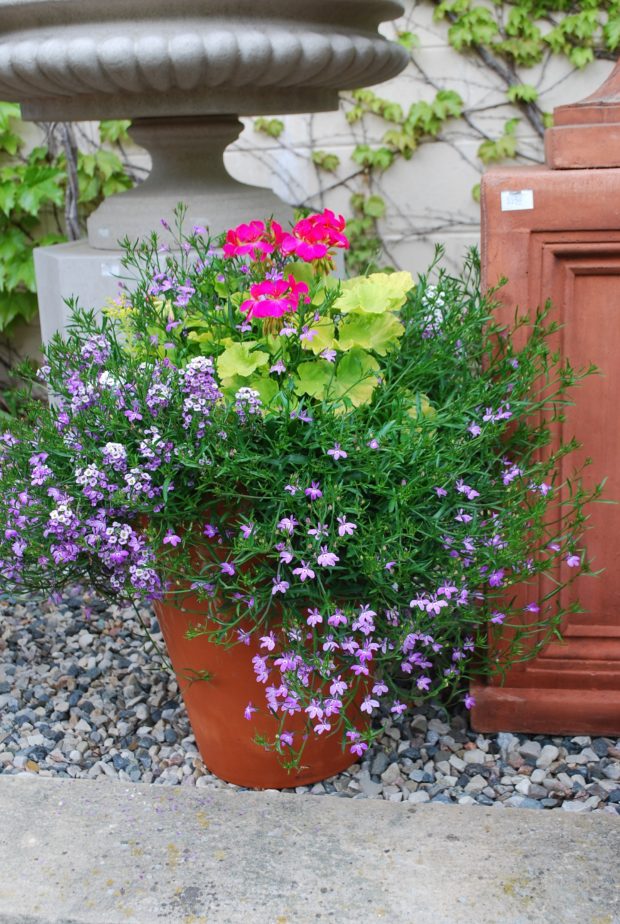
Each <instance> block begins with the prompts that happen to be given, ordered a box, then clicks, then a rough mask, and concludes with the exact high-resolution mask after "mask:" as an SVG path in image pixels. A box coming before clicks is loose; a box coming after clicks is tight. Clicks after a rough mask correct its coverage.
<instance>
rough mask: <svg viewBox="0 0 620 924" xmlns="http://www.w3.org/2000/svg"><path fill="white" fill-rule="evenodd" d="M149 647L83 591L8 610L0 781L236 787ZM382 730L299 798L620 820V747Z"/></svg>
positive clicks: (443, 718)
mask: <svg viewBox="0 0 620 924" xmlns="http://www.w3.org/2000/svg"><path fill="white" fill-rule="evenodd" d="M145 616H146V618H147V620H150V619H151V616H150V614H145ZM153 625H154V627H155V628H156V623H155V622H154V623H153ZM155 638H156V639H157V635H155ZM142 639H143V633H142V629H141V628H140V626H139V623H138V621H137V620H136V619H135V618H134V617H133V616H132V611H124V610H122V609H120V608H119V607H115V606H108V605H107V604H106V603H104V602H101V601H99V600H96V599H93V598H91V597H89V595H88V594H83V593H80V592H79V591H76V592H75V594H74V595H73V596H69V595H67V596H66V597H65V598H64V599H63V600H61V601H60V602H58V603H56V604H53V603H50V602H43V603H42V602H37V601H31V602H29V603H28V604H27V605H25V604H15V603H9V602H6V601H5V602H1V601H0V773H9V774H24V773H28V774H29V773H38V774H39V775H40V776H55V777H86V778H88V779H102V780H105V779H107V778H110V779H119V780H124V781H128V780H129V781H134V782H142V783H156V784H160V785H168V786H173V785H181V786H197V787H206V788H222V787H229V788H232V789H238V788H239V787H236V786H230V784H227V783H223V782H222V781H221V780H218V779H217V778H216V777H214V776H213V775H211V774H210V773H209V772H208V770H207V769H206V767H205V766H204V764H203V763H202V761H201V759H200V757H199V755H198V751H197V748H196V743H195V740H194V737H193V735H192V733H191V730H190V727H189V724H188V721H187V717H186V715H185V710H184V708H183V705H182V702H181V699H180V696H179V692H178V687H177V684H176V682H175V680H174V679H173V678H172V677H171V676H170V675H169V674H168V673H166V671H164V670H163V669H158V668H157V666H156V665H155V666H154V664H153V658H152V656H149V655H148V654H147V653H145V650H144V646H143V641H142ZM377 721H379V722H380V723H381V725H382V726H383V728H384V731H383V734H382V736H381V737H380V739H379V740H378V741H377V743H376V744H375V746H374V748H373V749H372V750H370V751H369V752H368V754H367V756H366V759H365V760H364V761H363V763H361V764H355V765H353V766H352V767H351V768H350V769H349V771H348V772H346V773H342V774H340V775H338V776H336V777H332V778H331V779H330V780H327V781H325V782H324V783H318V784H316V785H314V786H311V787H298V788H297V789H295V790H288V792H295V793H299V794H303V793H312V794H316V795H326V794H328V795H335V796H340V797H344V798H347V797H348V798H354V799H388V800H390V801H393V802H403V801H409V802H428V801H431V802H445V803H459V804H461V805H463V804H476V803H477V804H480V805H487V806H491V805H492V806H495V807H497V808H507V807H514V808H529V809H561V810H564V811H570V812H592V811H595V812H601V811H602V812H607V813H612V814H618V815H620V740H616V739H614V738H600V737H599V738H593V739H592V738H589V737H586V736H578V737H549V736H542V735H536V736H534V737H532V738H528V737H527V736H525V735H512V734H510V733H507V732H506V733H502V734H499V735H478V734H476V733H475V732H472V731H470V730H469V729H468V726H467V719H466V717H463V716H462V715H452V716H450V715H447V714H446V713H445V710H442V709H441V708H439V707H434V706H430V705H425V706H423V707H421V708H418V709H416V710H414V711H413V712H411V713H406V714H405V715H404V716H402V717H401V718H400V719H399V720H397V721H395V722H392V721H391V719H389V718H387V717H383V718H381V717H379V718H378V720H377Z"/></svg>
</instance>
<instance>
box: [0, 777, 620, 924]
mask: <svg viewBox="0 0 620 924" xmlns="http://www.w3.org/2000/svg"><path fill="white" fill-rule="evenodd" d="M0 825H1V830H0V922H1V924H121V922H122V924H127V922H129V924H132V922H133V924H158V922H160V921H161V922H165V924H317V922H319V924H325V922H331V924H358V922H359V921H360V920H361V921H364V922H366V924H384V922H385V924H388V922H390V924H472V922H473V924H475V922H479V921H484V924H500V922H501V924H532V922H541V924H552V922H554V924H555V922H558V924H573V922H575V924H576V922H579V924H618V922H620V893H619V890H618V881H619V878H620V877H619V874H620V824H619V823H618V821H617V820H614V819H613V818H611V817H609V818H608V817H606V816H604V815H596V816H592V815H590V816H588V817H585V816H572V815H567V814H564V813H560V812H530V811H527V810H523V809H521V810H518V809H517V810H505V811H498V810H495V809H485V808H482V807H470V806H462V807H456V806H454V807H452V806H444V805H437V804H433V805H421V806H418V805H407V804H394V803H387V802H367V801H362V800H355V801H350V800H345V799H338V798H329V797H327V798H326V797H318V796H314V797H313V796H296V795H288V794H281V793H257V792H241V793H237V792H226V791H205V790H190V789H186V788H180V787H179V788H177V787H174V788H168V787H166V788H164V787H159V786H144V785H125V784H122V783H112V782H103V783H97V782H94V781H93V782H89V781H78V780H76V781H63V780H51V779H42V778H37V777H32V778H27V777H7V776H4V777H0Z"/></svg>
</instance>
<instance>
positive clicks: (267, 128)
mask: <svg viewBox="0 0 620 924" xmlns="http://www.w3.org/2000/svg"><path fill="white" fill-rule="evenodd" d="M252 127H253V128H254V131H255V132H262V133H263V134H264V135H269V137H270V138H279V137H280V135H281V134H282V132H283V131H284V122H283V121H282V119H265V118H262V117H261V118H260V119H254V123H253V126H252Z"/></svg>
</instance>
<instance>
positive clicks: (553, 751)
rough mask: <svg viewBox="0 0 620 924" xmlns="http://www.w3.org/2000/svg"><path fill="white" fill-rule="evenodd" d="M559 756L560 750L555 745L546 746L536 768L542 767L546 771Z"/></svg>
mask: <svg viewBox="0 0 620 924" xmlns="http://www.w3.org/2000/svg"><path fill="white" fill-rule="evenodd" d="M559 756H560V749H559V748H556V746H555V745H554V744H546V745H545V746H544V748H543V749H542V750H541V752H540V754H539V756H538V758H537V760H536V766H537V767H540V768H541V769H542V770H546V769H547V767H550V766H551V764H552V763H553V761H554V760H557V759H558V757H559Z"/></svg>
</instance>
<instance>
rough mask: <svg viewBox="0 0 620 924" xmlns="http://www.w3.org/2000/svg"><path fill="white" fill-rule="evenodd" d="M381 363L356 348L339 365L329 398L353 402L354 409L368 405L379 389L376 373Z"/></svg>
mask: <svg viewBox="0 0 620 924" xmlns="http://www.w3.org/2000/svg"><path fill="white" fill-rule="evenodd" d="M378 369H379V363H378V362H377V360H376V359H375V358H374V356H371V355H370V353H367V352H366V351H365V350H360V348H359V347H354V348H353V349H352V350H351V351H350V352H349V353H345V354H344V355H343V357H342V359H341V360H340V362H339V363H338V367H337V370H336V377H335V379H334V381H333V382H332V384H331V386H330V389H329V397H330V398H331V397H335V398H338V399H341V400H346V401H347V402H351V404H352V405H353V407H358V406H359V405H360V404H368V402H369V401H370V400H371V399H372V393H373V391H374V390H375V388H376V387H377V376H376V374H375V373H376V372H377V370H378Z"/></svg>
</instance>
